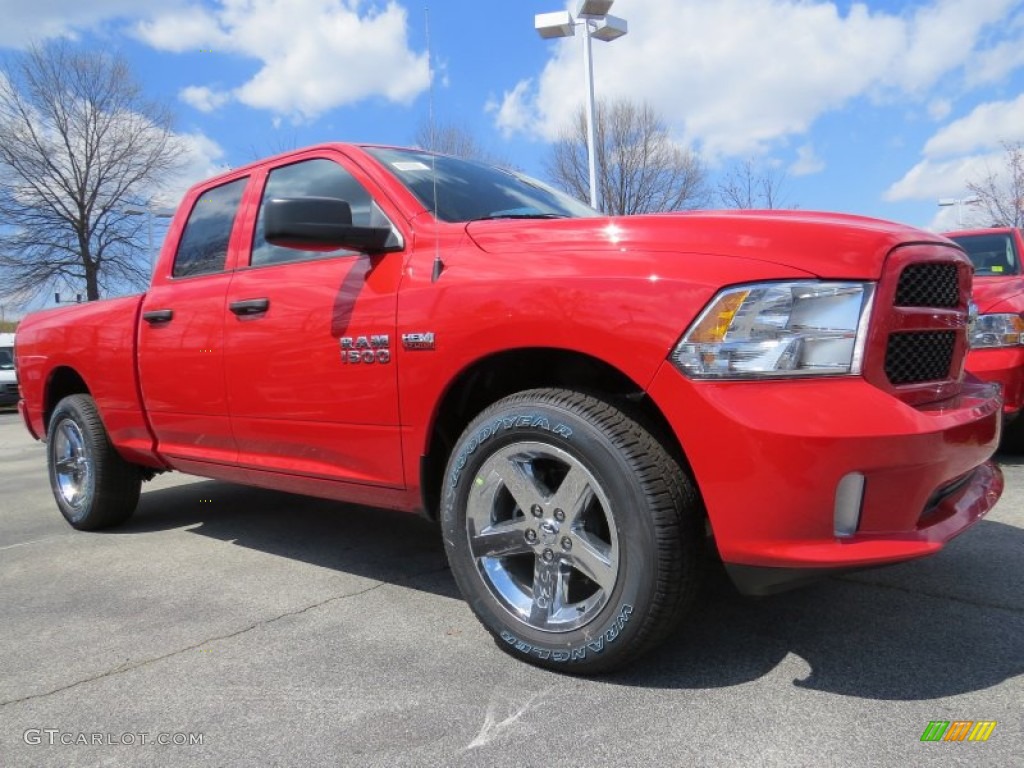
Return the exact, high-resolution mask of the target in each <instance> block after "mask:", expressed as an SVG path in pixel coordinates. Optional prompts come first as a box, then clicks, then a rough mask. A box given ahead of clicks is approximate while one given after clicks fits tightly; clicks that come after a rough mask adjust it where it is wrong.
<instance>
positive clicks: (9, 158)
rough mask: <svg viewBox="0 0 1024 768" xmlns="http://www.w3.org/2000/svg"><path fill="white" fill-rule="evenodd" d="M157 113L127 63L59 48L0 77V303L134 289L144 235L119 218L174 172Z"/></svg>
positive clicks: (40, 52) (165, 116) (177, 149)
mask: <svg viewBox="0 0 1024 768" xmlns="http://www.w3.org/2000/svg"><path fill="white" fill-rule="evenodd" d="M182 150H183V148H182V147H181V146H180V144H179V141H178V139H177V138H176V137H175V136H174V134H173V133H172V132H171V116H170V113H169V111H168V110H167V109H166V108H165V107H162V106H161V105H159V104H156V103H154V102H151V101H149V100H147V99H145V98H144V97H143V95H142V92H141V88H140V87H139V85H138V83H136V81H135V80H134V78H133V77H132V74H131V71H130V69H129V66H128V63H127V62H126V61H125V60H124V59H123V58H120V57H118V56H112V55H108V54H106V53H102V52H82V51H78V50H75V49H74V48H72V47H71V46H70V45H69V44H67V43H66V42H57V43H51V44H47V45H43V46H38V45H36V46H32V47H30V48H29V49H28V50H27V51H26V52H25V53H23V54H20V55H19V56H18V57H16V58H13V59H9V60H8V61H7V62H6V63H5V65H4V67H3V69H2V71H0V227H2V229H0V277H2V280H0V294H2V295H5V296H16V295H18V296H21V297H25V296H35V295H38V294H39V293H40V292H42V291H43V290H45V289H51V290H52V289H57V288H65V289H67V290H69V291H70V292H71V293H75V292H79V293H81V292H82V289H83V287H84V289H85V290H84V292H85V295H86V297H87V298H88V299H89V300H90V301H91V300H94V299H98V298H99V297H100V294H101V293H102V292H107V291H109V290H111V289H113V288H122V287H126V286H134V285H138V284H140V283H144V282H145V280H146V278H147V276H148V275H147V268H146V264H147V261H148V254H147V253H146V252H145V245H144V243H145V239H144V238H143V237H142V236H141V234H142V231H143V229H144V226H145V221H144V220H142V217H132V216H130V215H129V214H128V213H126V209H128V208H130V207H131V206H136V207H138V206H139V205H140V204H143V203H144V202H145V200H144V196H145V195H146V194H147V193H148V194H152V193H153V191H154V190H156V189H158V188H159V186H160V182H161V181H162V180H163V179H164V178H165V176H166V175H167V173H168V172H169V171H172V170H173V169H175V168H176V167H177V165H178V163H179V158H180V156H181V152H182Z"/></svg>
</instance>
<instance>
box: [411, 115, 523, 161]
mask: <svg viewBox="0 0 1024 768" xmlns="http://www.w3.org/2000/svg"><path fill="white" fill-rule="evenodd" d="M412 141H413V144H415V145H416V146H417V147H420V148H422V149H426V150H429V151H431V152H440V153H441V154H443V155H453V156H454V157H462V158H465V159H466V160H479V161H480V162H482V163H490V164H491V165H497V166H501V167H502V168H512V167H514V166H513V165H512V164H511V163H510V162H509V161H508V160H507V159H506V158H504V157H502V156H501V155H499V154H497V153H495V152H492V151H491V150H489V149H488V148H487V147H485V146H484V145H483V144H481V143H480V141H479V139H477V138H476V136H474V135H473V133H472V131H470V130H469V129H468V128H466V127H465V126H463V125H459V124H458V123H436V124H434V125H431V124H430V121H429V120H425V121H423V122H422V123H420V124H419V126H418V127H417V128H416V135H415V136H413V140H412Z"/></svg>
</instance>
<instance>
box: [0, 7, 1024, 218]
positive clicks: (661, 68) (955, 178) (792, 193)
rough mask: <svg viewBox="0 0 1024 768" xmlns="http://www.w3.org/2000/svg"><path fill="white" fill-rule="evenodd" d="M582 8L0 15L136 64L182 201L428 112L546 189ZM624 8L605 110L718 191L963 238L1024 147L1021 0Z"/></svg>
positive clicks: (407, 126)
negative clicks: (624, 30) (961, 223)
mask: <svg viewBox="0 0 1024 768" xmlns="http://www.w3.org/2000/svg"><path fill="white" fill-rule="evenodd" d="M566 8H568V9H570V10H572V11H575V2H573V3H572V4H571V5H562V4H560V2H559V1H558V0H516V2H510V3H494V2H488V1H487V0H479V1H478V2H465V1H463V2H455V0H428V2H427V3H426V4H419V3H417V4H413V3H411V2H407V1H406V0H392V1H391V2H380V1H378V0H161V2H160V3H153V2H139V0H86V1H83V0H33V1H32V2H28V1H27V0H0V18H3V20H4V23H3V24H2V25H0V55H10V54H16V52H17V51H18V50H19V49H20V48H22V47H23V46H25V45H26V44H27V43H28V42H30V41H43V40H46V39H49V38H58V37H64V38H68V39H71V40H73V41H74V42H75V43H76V44H78V45H80V46H83V47H85V48H90V49H93V48H94V49H99V50H104V51H117V52H119V53H121V54H122V55H124V56H125V57H126V58H127V60H128V61H129V62H130V63H131V65H132V67H133V70H134V72H135V74H136V76H137V78H138V80H139V81H140V83H141V84H142V86H143V88H144V89H145V91H146V92H147V93H148V94H149V95H150V96H152V97H156V98H159V99H163V100H165V101H166V102H168V103H169V104H170V105H171V106H172V107H173V109H174V110H175V112H176V113H177V122H176V131H177V132H178V133H179V134H181V136H182V137H183V138H184V139H185V140H186V144H187V146H188V152H187V157H186V163H185V165H184V169H183V171H182V173H181V174H180V176H179V177H178V178H176V179H175V180H174V184H173V189H174V191H173V192H172V193H170V195H171V198H173V197H175V196H176V195H178V194H180V192H181V191H183V189H184V188H185V187H187V186H188V185H189V184H191V183H194V182H196V181H199V180H201V179H203V178H206V177H208V176H210V175H213V174H215V173H218V172H220V171H222V170H225V169H227V168H229V167H233V166H238V165H242V164H245V163H247V162H251V161H252V160H255V159H258V158H260V157H263V156H266V155H269V154H275V153H277V152H280V151H284V150H287V149H291V148H294V147H300V146H305V145H308V144H314V143H317V142H321V141H355V142H375V143H388V144H398V145H409V144H412V143H413V142H414V138H415V135H416V132H417V129H418V128H419V127H421V126H422V125H424V124H425V123H426V121H427V120H428V117H429V115H430V113H431V111H432V112H433V114H434V116H435V119H436V121H437V122H438V123H442V124H444V123H452V124H457V125H460V126H462V127H464V128H465V129H466V130H467V131H469V132H470V133H472V135H473V136H474V137H475V138H476V139H477V140H478V141H479V143H480V144H482V145H483V146H484V147H486V148H487V149H488V150H489V151H490V152H492V153H493V154H495V155H498V156H500V157H502V158H505V159H507V160H509V161H510V162H512V163H513V164H514V165H515V166H517V167H519V168H521V169H522V170H523V171H524V172H526V173H529V174H532V175H535V176H538V177H540V178H543V177H544V162H543V161H544V158H545V156H546V154H547V153H548V151H549V150H550V147H551V142H552V140H553V139H554V138H555V137H556V136H557V135H558V132H559V130H560V129H561V128H562V127H563V126H564V125H565V123H566V121H567V120H568V119H569V117H570V116H571V114H572V113H573V112H574V110H576V109H578V108H579V106H580V105H581V104H582V103H583V93H584V89H583V66H582V44H583V40H582V38H581V37H580V36H577V37H575V38H566V39H561V40H543V39H541V38H540V37H539V35H538V34H537V33H536V32H535V30H534V28H533V26H534V15H535V14H537V13H545V12H549V11H559V10H564V9H566ZM611 13H612V14H613V15H615V16H619V17H621V18H625V19H626V20H627V22H628V25H629V32H628V34H627V35H626V36H624V37H621V38H619V39H618V40H615V41H613V42H611V43H604V42H598V41H595V43H594V72H595V82H596V90H597V96H598V98H609V99H616V98H631V99H634V100H640V101H646V102H649V103H650V104H651V105H652V106H653V107H654V108H655V109H656V110H657V111H658V112H659V113H660V114H661V115H662V117H663V118H664V119H665V121H666V123H667V125H668V127H669V130H670V132H671V135H672V138H673V140H675V141H677V142H679V143H680V144H681V145H683V146H686V147H688V148H690V149H692V150H694V151H696V152H697V153H699V154H700V155H701V157H702V158H703V159H704V160H705V162H706V163H707V166H708V169H709V173H710V177H711V179H712V181H714V180H715V179H717V178H719V177H720V176H721V175H722V174H724V173H727V172H728V170H729V168H730V167H731V166H732V164H735V163H737V162H743V161H746V160H753V161H754V162H755V163H756V164H758V165H760V166H761V167H763V168H769V169H773V171H775V172H777V173H780V174H784V181H783V182H782V196H783V201H784V202H786V203H788V204H789V205H792V206H798V207H800V208H803V209H812V210H835V211H843V212H849V213H858V214H864V215H869V216H877V217H880V218H885V219H892V220H896V221H901V222H905V223H909V224H912V225H916V226H920V227H924V228H929V229H934V230H944V229H953V228H956V225H957V214H958V212H957V208H956V206H948V207H940V206H938V204H937V203H938V200H939V199H948V198H954V199H955V198H966V197H968V196H969V192H968V191H967V188H966V185H967V183H968V182H969V181H971V180H976V179H980V178H981V177H982V176H984V175H986V174H987V173H988V172H989V171H990V170H991V171H996V170H998V169H999V167H1000V161H1001V157H1002V144H1003V143H1004V142H1014V141H1022V140H1024V0H916V1H913V2H896V1H894V0H884V1H883V0H870V1H869V2H858V3H851V2H824V1H822V0H615V2H614V5H613V7H612V9H611ZM428 39H429V52H428ZM431 102H432V107H431ZM169 202H171V203H173V202H176V201H175V200H173V199H172V200H169ZM960 213H961V214H962V215H964V217H965V218H969V217H970V214H971V213H972V211H971V209H970V206H966V207H964V208H963V209H962V210H961V211H960Z"/></svg>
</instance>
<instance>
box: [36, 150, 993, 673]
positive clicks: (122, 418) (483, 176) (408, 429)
mask: <svg viewBox="0 0 1024 768" xmlns="http://www.w3.org/2000/svg"><path fill="white" fill-rule="evenodd" d="M971 278H972V267H971V262H970V261H969V260H968V259H967V257H966V256H965V255H964V253H963V252H962V251H961V250H960V249H958V248H956V247H955V246H953V245H952V244H951V243H950V242H949V241H948V240H945V239H943V238H941V237H937V236H934V235H930V234H928V233H925V232H921V231H918V230H915V229H910V228H908V227H904V226H900V225H896V224H891V223H886V222H882V221H876V220H871V219H865V218H859V217H853V216H844V215H830V214H820V213H808V212H760V213H747V214H742V215H741V214H734V213H687V214H665V215H652V216H637V217H616V218H610V217H605V216H601V215H599V214H597V213H596V212H594V211H593V210H591V209H590V208H587V207H585V206H583V205H581V204H579V203H577V202H576V201H574V200H571V199H569V198H567V197H565V196H564V195H562V194H561V193H558V192H556V191H554V190H552V189H550V188H549V187H547V186H545V185H544V184H542V183H540V182H537V181H535V180H532V179H529V178H527V177H524V176H522V175H520V174H518V173H514V172H511V171H507V170H499V169H495V168H490V167H487V166H485V165H481V164H477V163H473V162H469V161H465V160H460V159H455V158H451V157H445V156H440V155H432V154H429V153H426V152H422V151H417V150H406V149H397V148H389V147H378V146H353V145H347V144H327V145H323V146H317V147H313V148H310V149H306V150H303V151H298V152H293V153H289V154H286V155H281V156H278V157H274V158H271V159H269V160H265V161H262V162H258V163H255V164H252V165H249V166H246V167H244V168H239V169H237V170H234V171H231V172H230V173H227V174H225V175H223V176H220V177H218V178H216V179H212V180H210V181H207V182H204V183H202V184H199V185H197V186H196V187H194V188H193V189H192V190H191V191H190V192H189V193H188V194H187V195H186V196H185V198H184V200H183V202H182V204H181V207H180V209H179V210H178V212H177V215H176V216H175V218H174V220H173V222H172V224H171V227H170V230H169V234H168V237H167V240H166V242H165V244H164V246H163V250H162V253H161V255H160V258H159V261H158V263H157V265H156V269H155V273H154V275H153V280H152V286H151V287H150V289H149V290H148V291H147V292H146V293H145V294H144V295H141V296H132V297H128V298H119V299H112V300H107V301H99V302H95V303H91V304H88V305H85V306H77V307H72V308H66V309H56V310H51V311H47V312H41V313H38V314H35V315H32V316H30V317H28V318H26V319H25V320H24V321H23V323H22V324H21V327H20V328H19V332H18V336H17V344H16V357H17V366H18V373H19V376H20V380H21V387H22V393H23V400H22V402H21V403H20V410H21V413H22V414H23V417H24V421H25V424H26V425H27V427H28V429H29V431H30V432H31V433H32V434H33V435H34V436H35V437H37V438H39V439H44V440H45V441H46V446H47V456H48V462H49V472H50V479H51V485H52V488H53V492H54V496H55V498H56V501H57V505H58V506H59V508H60V510H61V512H62V513H63V514H64V516H65V517H66V518H67V520H68V521H69V522H70V524H71V525H73V526H75V527H76V528H81V529H95V528H100V527H104V526H109V525H114V524H117V523H120V522H122V521H124V520H125V519H126V518H128V516H129V515H131V514H132V512H133V510H134V509H135V507H136V504H137V502H138V498H139V490H140V484H141V483H142V481H144V480H145V479H147V478H149V477H152V476H153V474H154V473H157V472H163V471H167V470H179V471H182V472H188V473H193V474H196V475H202V476H206V477H212V478H220V479H223V480H228V481H232V482H239V483H248V484H251V485H257V486H264V487H269V488H275V489H282V490H286V491H293V492H297V493H304V494H309V495H313V496H321V497H327V498H332V499H337V500H340V501H347V502H358V503H362V504H370V505H376V506H380V507H390V508H393V509H399V510H406V511H409V512H418V513H421V514H424V515H427V516H429V517H431V518H434V519H436V520H437V521H438V522H439V524H440V528H441V533H442V536H443V540H444V546H445V548H446V551H447V554H448V557H449V561H450V564H451V569H452V572H453V574H454V577H455V580H456V582H457V583H458V586H459V588H460V589H461V590H462V593H463V595H464V596H465V597H466V599H467V601H468V603H469V605H470V607H471V608H472V610H473V611H474V613H475V614H476V615H477V617H478V618H479V619H480V620H481V622H482V623H483V624H484V625H485V626H486V628H487V629H488V630H489V631H490V632H491V633H492V634H493V636H494V637H495V639H496V641H497V642H498V644H499V645H500V646H501V647H502V648H504V649H505V650H507V651H508V652H509V653H511V654H513V655H514V656H517V657H520V658H522V659H526V660H528V661H530V662H532V663H535V664H539V665H542V666H548V667H553V668H558V669H564V670H567V671H576V672H597V671H601V670H607V669H611V668H613V667H615V666H618V665H620V664H622V663H624V662H626V661H628V660H631V659H633V658H635V657H636V656H637V655H639V654H641V653H642V652H644V651H645V650H647V649H649V648H651V647H652V646H654V645H655V644H657V643H658V642H659V641H660V640H662V639H663V638H664V637H665V636H666V635H667V634H668V633H669V632H670V631H671V629H672V628H673V626H674V625H675V623H676V622H677V621H678V620H679V618H680V617H681V616H682V615H683V613H684V612H685V610H686V608H687V606H688V605H689V604H690V603H691V601H692V600H693V597H694V595H695V593H696V591H697V589H698V586H699V583H700V578H701V573H702V572H703V569H702V560H703V558H704V557H705V556H706V555H707V554H717V555H718V556H720V558H721V559H722V561H723V562H724V563H725V565H726V567H727V569H728V571H729V573H730V574H731V576H732V578H733V580H734V581H735V582H736V584H737V585H738V586H739V587H740V588H741V589H742V590H744V591H746V592H749V593H764V592H769V591H773V590H777V589H781V588H783V587H785V586H788V585H791V584H794V583H796V582H799V581H803V580H805V579H808V578H810V577H814V576H818V575H821V574H824V573H830V572H836V571H842V570H849V569H856V568H863V567H869V566H877V565H882V564H886V563H893V562H898V561H902V560H907V559H910V558H916V557H921V556H924V555H928V554H931V553H934V552H936V551H938V550H939V549H941V548H942V546H943V545H944V544H945V543H946V542H948V541H949V540H950V539H952V538H953V537H954V536H956V535H957V534H959V533H961V532H963V531H964V530H965V529H966V528H967V527H969V526H970V525H971V524H973V523H975V522H977V521H978V520H979V519H980V518H981V517H982V516H983V515H984V514H985V513H986V512H987V511H988V510H989V509H991V508H992V506H993V505H994V504H995V503H996V501H997V500H998V498H999V496H1000V493H1001V492H1002V487H1003V484H1002V475H1001V474H1000V472H999V469H998V468H997V467H996V466H995V465H994V464H993V463H991V462H990V461H989V459H990V457H991V455H992V453H993V452H994V450H995V448H996V445H997V443H998V440H999V436H1000V424H1001V419H1000V412H1001V402H1000V398H999V394H998V388H997V387H996V386H995V385H992V384H984V383H981V382H979V381H977V380H976V379H974V378H972V377H965V375H964V360H965V358H966V356H967V348H968V347H967V345H968V305H969V297H970V290H971Z"/></svg>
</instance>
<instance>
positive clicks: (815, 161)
mask: <svg viewBox="0 0 1024 768" xmlns="http://www.w3.org/2000/svg"><path fill="white" fill-rule="evenodd" d="M823 170H825V161H824V160H822V159H821V158H820V157H818V154H817V152H815V151H814V147H812V146H811V145H810V144H805V145H804V146H802V147H799V148H798V149H797V151H796V162H795V163H793V164H792V165H791V166H789V172H790V173H791V174H793V175H794V176H811V175H813V174H815V173H821V172H822V171H823Z"/></svg>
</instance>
